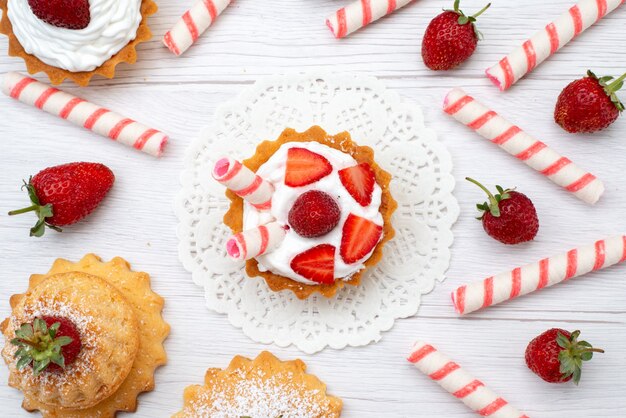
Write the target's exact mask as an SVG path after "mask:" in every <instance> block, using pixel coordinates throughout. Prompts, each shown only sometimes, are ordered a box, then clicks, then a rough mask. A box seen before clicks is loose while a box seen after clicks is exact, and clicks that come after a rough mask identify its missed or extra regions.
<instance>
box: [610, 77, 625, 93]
mask: <svg viewBox="0 0 626 418" xmlns="http://www.w3.org/2000/svg"><path fill="white" fill-rule="evenodd" d="M625 79H626V73H625V74H623V75H622V76H621V77H620V78H618V79H616V80H615V81H613V82H611V84H609V85H608V86H606V87H605V90H606V91H607V93H609V94H613V93H615V92H616V91H618V90H619V89H621V88H622V86H623V85H624V80H625Z"/></svg>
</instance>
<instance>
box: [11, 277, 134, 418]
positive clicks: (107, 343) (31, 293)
mask: <svg viewBox="0 0 626 418" xmlns="http://www.w3.org/2000/svg"><path fill="white" fill-rule="evenodd" d="M103 301H106V303H103ZM11 307H12V308H13V311H12V314H11V317H10V318H8V319H7V320H5V321H4V322H3V323H2V326H1V328H2V332H3V334H4V336H5V338H6V345H5V347H4V349H3V350H2V356H3V357H4V360H5V362H6V363H7V365H9V370H10V374H9V386H11V387H14V388H17V389H20V390H21V391H22V392H24V395H25V396H28V397H31V398H34V399H38V400H39V401H40V402H41V403H43V404H46V405H50V406H51V407H62V408H69V409H85V408H88V407H90V406H93V405H95V404H97V403H99V402H101V401H102V400H103V399H106V398H108V397H109V396H110V395H111V394H112V393H113V392H115V391H116V390H117V388H118V387H119V386H120V385H121V384H122V382H123V381H124V379H126V376H127V375H128V373H129V372H130V368H131V367H132V365H133V360H134V359H135V355H136V354H137V348H138V346H139V338H138V337H137V319H136V317H135V313H134V312H133V309H132V308H131V306H130V305H129V304H128V302H126V298H124V296H123V295H122V294H121V293H120V292H119V291H118V290H117V289H116V288H115V287H114V286H112V285H111V284H109V283H108V282H106V281H104V280H102V279H100V278H99V277H95V276H91V275H89V274H85V273H80V272H69V273H61V274H55V275H53V276H50V277H48V278H46V279H45V280H43V281H41V282H39V283H38V284H37V285H36V286H31V287H30V288H29V290H28V292H26V293H25V294H23V295H17V297H16V296H14V297H12V298H11ZM55 312H59V313H60V315H61V316H66V315H67V317H68V319H70V320H71V321H72V322H73V323H74V324H75V325H76V326H77V328H78V329H79V333H80V334H81V343H82V349H81V352H80V354H79V356H78V358H77V359H76V361H75V362H74V363H73V364H71V365H69V366H68V367H67V369H66V370H65V372H63V373H46V372H44V373H42V374H41V375H39V376H34V374H33V372H32V368H31V367H27V368H25V369H22V370H21V371H20V370H17V369H16V359H15V358H14V353H15V351H16V347H15V346H14V345H12V344H11V343H10V341H11V339H13V338H15V331H16V329H18V328H19V327H20V326H21V325H22V324H25V323H32V322H33V320H34V319H35V318H36V317H37V316H46V315H54V313H55Z"/></svg>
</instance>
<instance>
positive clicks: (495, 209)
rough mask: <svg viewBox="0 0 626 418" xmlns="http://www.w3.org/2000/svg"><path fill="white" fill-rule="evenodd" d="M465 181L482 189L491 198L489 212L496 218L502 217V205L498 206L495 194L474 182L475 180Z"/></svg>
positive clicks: (467, 178)
mask: <svg viewBox="0 0 626 418" xmlns="http://www.w3.org/2000/svg"><path fill="white" fill-rule="evenodd" d="M465 180H467V181H469V182H470V183H474V184H475V185H477V186H478V187H480V188H481V189H482V190H483V191H484V192H485V193H487V196H488V197H489V211H490V212H491V214H492V215H493V216H495V217H496V218H498V217H500V205H499V204H498V199H496V197H495V196H494V195H493V193H491V192H490V191H489V189H487V188H486V187H485V186H483V185H482V184H481V183H479V182H478V181H476V180H474V179H473V178H470V177H465Z"/></svg>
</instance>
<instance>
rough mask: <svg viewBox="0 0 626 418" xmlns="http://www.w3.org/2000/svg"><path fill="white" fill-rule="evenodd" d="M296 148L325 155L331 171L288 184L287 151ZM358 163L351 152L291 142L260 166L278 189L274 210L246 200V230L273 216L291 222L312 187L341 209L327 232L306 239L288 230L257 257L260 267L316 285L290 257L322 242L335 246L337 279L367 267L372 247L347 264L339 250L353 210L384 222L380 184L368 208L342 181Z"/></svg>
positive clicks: (286, 222) (347, 277)
mask: <svg viewBox="0 0 626 418" xmlns="http://www.w3.org/2000/svg"><path fill="white" fill-rule="evenodd" d="M294 147H297V148H306V149H307V150H309V151H312V152H315V153H318V154H320V155H323V156H324V157H325V158H326V159H327V160H328V161H329V162H330V164H331V165H332V166H333V171H332V173H331V174H330V175H328V176H326V177H324V178H323V179H321V180H319V181H317V182H315V183H312V184H309V185H307V186H304V187H289V186H287V185H285V167H286V165H287V152H288V151H289V149H290V148H294ZM357 164H358V163H357V161H356V160H355V159H354V158H352V156H351V155H349V154H346V153H343V152H341V151H339V150H336V149H334V148H330V147H328V146H326V145H323V144H320V143H318V142H290V143H287V144H283V145H282V146H281V147H280V148H279V149H278V151H276V152H275V153H274V155H272V156H271V157H270V159H269V160H268V161H267V162H266V163H265V164H263V165H262V166H261V167H259V169H258V170H257V174H258V175H259V176H261V177H262V178H263V179H265V180H267V181H269V182H270V183H272V184H273V185H274V188H275V191H274V194H273V195H272V209H271V211H270V212H259V211H258V210H256V209H255V208H253V207H252V206H251V205H250V204H248V203H247V202H245V203H244V216H243V224H244V230H246V229H251V228H254V227H256V226H259V225H263V224H266V223H268V222H270V221H272V220H273V219H276V221H278V222H279V223H280V224H281V225H288V217H289V211H290V210H291V207H292V206H293V204H294V202H295V201H296V199H297V198H298V197H299V196H300V195H301V194H303V193H305V192H308V191H309V190H320V191H322V192H326V193H328V194H329V195H331V196H333V197H334V198H335V200H336V201H337V203H338V205H339V208H340V209H341V218H340V220H339V223H338V224H337V226H336V227H335V229H333V230H332V231H331V232H329V233H328V234H326V235H323V236H321V237H316V238H304V237H301V236H300V235H298V234H297V233H296V232H295V231H293V229H290V230H289V231H287V235H286V236H285V240H284V241H283V242H282V244H281V245H280V246H279V247H278V248H277V249H276V250H274V251H272V252H271V253H268V254H264V255H262V256H259V257H257V258H256V259H257V261H258V262H259V270H261V271H271V272H273V273H275V274H279V275H281V276H284V277H288V278H290V279H292V280H295V281H298V282H300V283H305V284H317V283H315V282H313V281H311V280H308V279H307V278H305V277H302V276H300V275H299V274H297V273H296V272H294V271H293V270H292V268H291V266H290V264H291V260H292V259H293V258H294V257H295V256H296V255H298V254H300V253H302V252H304V251H306V250H308V249H310V248H313V247H315V246H317V245H321V244H330V245H333V246H334V247H335V248H336V251H335V278H340V279H343V280H347V279H349V278H350V277H352V275H353V274H354V273H356V272H358V271H359V270H361V269H363V268H364V265H363V262H364V261H365V260H367V259H368V258H369V257H370V256H371V253H372V252H373V250H372V251H371V252H370V254H368V255H366V256H365V257H363V259H362V260H361V261H360V262H357V263H354V264H346V263H344V261H343V260H342V258H341V255H340V251H339V249H340V247H341V237H342V228H343V224H344V223H345V221H346V219H347V218H348V215H350V214H351V213H353V214H355V215H357V216H360V217H362V218H365V219H368V220H370V221H372V222H374V223H376V224H378V225H383V217H382V215H381V214H380V212H379V208H380V204H381V199H382V190H381V188H380V186H379V185H378V184H376V185H375V186H374V193H373V195H372V202H371V203H370V204H369V205H368V206H366V207H363V206H361V205H360V204H359V203H357V202H356V201H355V200H354V198H353V197H352V196H351V195H350V193H348V191H347V190H346V189H345V187H344V186H343V184H341V180H340V179H339V175H338V174H337V172H338V171H339V170H342V169H344V168H348V167H352V166H355V165H357ZM272 218H273V219H272Z"/></svg>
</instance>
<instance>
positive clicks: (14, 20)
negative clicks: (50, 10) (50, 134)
mask: <svg viewBox="0 0 626 418" xmlns="http://www.w3.org/2000/svg"><path fill="white" fill-rule="evenodd" d="M89 11H90V13H91V21H90V22H89V25H88V26H87V27H86V28H84V29H79V30H72V29H65V28H60V27H56V26H53V25H50V24H48V23H46V22H44V21H43V20H40V19H39V18H38V17H37V16H35V14H34V13H33V11H32V10H31V8H30V6H29V4H28V0H9V2H8V17H9V20H10V22H11V25H12V26H13V33H15V36H16V37H17V40H18V41H19V42H20V44H21V45H22V47H23V48H24V50H25V51H26V52H27V53H29V54H31V55H34V56H36V57H37V58H39V59H40V60H41V61H43V62H44V63H46V64H48V65H51V66H53V67H58V68H62V69H64V70H68V71H71V72H80V71H93V70H95V69H96V68H98V67H99V66H101V65H102V64H103V63H104V62H105V61H107V60H108V59H110V58H111V57H112V56H113V55H115V54H117V53H118V52H119V51H120V50H121V49H122V48H124V47H125V46H126V45H128V43H129V42H131V41H132V40H134V39H135V37H136V36H137V29H138V28H139V24H140V23H141V17H142V16H141V0H89Z"/></svg>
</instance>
